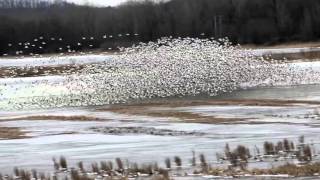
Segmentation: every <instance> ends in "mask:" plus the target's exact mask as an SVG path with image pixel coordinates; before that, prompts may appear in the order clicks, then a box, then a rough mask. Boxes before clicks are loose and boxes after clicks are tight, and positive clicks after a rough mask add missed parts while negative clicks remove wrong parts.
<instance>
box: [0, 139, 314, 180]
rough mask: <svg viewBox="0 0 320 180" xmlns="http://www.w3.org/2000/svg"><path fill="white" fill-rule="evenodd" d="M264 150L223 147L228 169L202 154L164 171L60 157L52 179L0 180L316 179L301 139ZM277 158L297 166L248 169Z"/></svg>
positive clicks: (19, 173)
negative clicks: (74, 164)
mask: <svg viewBox="0 0 320 180" xmlns="http://www.w3.org/2000/svg"><path fill="white" fill-rule="evenodd" d="M263 148H264V151H265V152H264V154H257V153H256V152H255V153H254V155H252V153H251V152H250V149H249V148H248V147H246V146H243V145H237V146H236V147H235V148H234V149H232V148H230V146H229V144H226V146H225V149H224V155H220V160H223V161H226V162H229V163H230V165H228V166H227V168H224V167H217V166H213V164H211V163H210V162H209V161H207V158H206V156H205V155H204V154H202V153H200V154H198V158H199V159H197V156H196V153H195V151H193V152H192V155H193V158H192V160H191V162H192V165H191V166H190V167H187V166H188V165H184V166H183V164H182V159H181V158H180V157H179V156H174V157H173V158H172V159H170V158H166V159H165V161H164V164H165V168H162V167H160V166H159V165H158V163H156V162H153V163H145V164H138V163H136V162H133V163H132V162H129V161H123V160H122V159H120V158H115V160H114V161H104V160H102V161H100V162H99V163H98V162H93V163H91V164H89V165H84V163H83V162H78V163H77V167H70V166H69V164H68V163H67V160H66V158H65V157H63V156H61V157H60V158H59V159H58V160H56V159H55V158H53V166H54V169H55V173H54V175H53V176H50V175H46V174H44V173H38V172H37V171H36V170H32V171H26V170H23V169H18V168H15V169H14V173H13V175H5V176H2V175H0V180H13V179H21V180H31V179H38V178H39V179H46V180H58V179H65V180H67V179H70V180H94V179H100V178H102V177H103V179H106V180H109V179H110V180H111V179H132V178H133V179H136V178H139V177H141V178H143V179H159V180H168V179H175V177H180V176H186V177H192V176H193V175H198V176H199V175H200V176H201V175H215V176H220V177H243V176H244V175H245V174H246V176H247V177H259V176H264V177H268V176H270V177H272V175H275V176H279V177H280V176H281V177H285V176H286V177H309V176H318V175H319V173H320V163H319V162H312V157H313V156H314V155H315V154H313V153H312V152H311V145H310V144H307V143H305V140H304V137H303V136H301V137H300V138H299V142H298V143H297V145H295V144H294V142H293V141H289V140H288V139H284V140H281V141H278V142H276V143H274V142H265V143H264V146H263ZM256 149H257V147H256ZM259 152H260V151H259ZM299 153H300V155H299ZM291 155H292V156H291ZM280 156H282V157H289V158H295V159H297V160H298V161H299V163H298V164H293V163H289V162H287V163H285V164H283V165H278V166H272V167H271V168H269V169H257V168H254V169H248V168H247V165H248V163H250V161H252V160H256V157H260V158H261V159H260V160H261V161H264V159H266V158H267V159H268V158H273V159H274V160H276V159H277V158H279V157H280ZM171 161H173V162H174V167H172V164H171ZM197 162H199V163H197ZM190 170H193V173H192V174H190Z"/></svg>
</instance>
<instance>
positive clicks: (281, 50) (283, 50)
mask: <svg viewBox="0 0 320 180" xmlns="http://www.w3.org/2000/svg"><path fill="white" fill-rule="evenodd" d="M249 51H250V52H252V53H253V54H254V55H258V56H262V55H270V54H289V53H306V52H318V51H320V47H308V48H307V47H306V48H279V49H250V50H249Z"/></svg>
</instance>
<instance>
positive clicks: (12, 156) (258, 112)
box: [0, 55, 320, 179]
mask: <svg viewBox="0 0 320 180" xmlns="http://www.w3.org/2000/svg"><path fill="white" fill-rule="evenodd" d="M110 58H112V56H110V55H88V56H87V57H86V56H75V57H73V58H72V57H65V58H64V57H59V58H56V59H53V58H52V59H51V60H50V58H42V59H37V58H36V59H33V58H29V59H27V60H26V62H28V64H29V65H30V64H34V65H33V66H28V67H26V66H25V64H24V63H25V62H24V61H23V60H15V61H21V64H20V65H19V66H18V65H16V66H15V67H13V66H12V64H10V60H9V59H7V60H5V59H4V60H0V64H2V65H3V66H2V68H1V70H0V75H1V78H0V100H1V102H0V109H1V111H0V139H1V140H0V157H1V160H0V169H1V172H2V174H6V173H8V174H10V173H11V172H12V170H13V169H14V167H19V168H23V169H28V170H30V169H37V170H38V171H43V172H47V173H50V172H52V158H53V157H55V158H56V159H59V157H60V156H64V157H66V158H67V160H68V164H69V165H70V166H73V167H76V166H77V162H79V161H82V162H83V163H84V164H85V166H86V167H87V168H88V167H89V166H90V163H92V162H94V161H97V162H99V161H113V160H114V159H115V158H121V159H122V160H123V161H125V162H127V161H128V162H137V163H139V164H143V163H144V164H148V163H158V164H159V166H162V167H165V166H166V163H165V159H166V158H171V159H174V157H175V156H179V157H181V159H182V162H181V163H182V170H181V171H180V170H178V171H177V172H178V175H176V176H179V177H181V176H184V173H187V174H188V176H189V178H190V177H194V176H192V174H193V175H194V171H195V170H196V169H197V168H189V167H192V159H193V158H194V156H196V157H199V156H200V155H201V154H203V155H205V162H206V163H208V164H210V166H211V167H212V169H211V170H210V171H212V172H211V173H209V172H207V173H202V174H200V175H198V176H197V178H200V179H201V178H204V179H206V178H210V177H212V176H213V175H221V174H219V173H218V174H217V173H213V172H214V170H215V168H218V169H219V168H228V166H229V165H230V162H229V161H228V160H221V158H219V156H218V155H219V154H224V153H225V152H224V151H225V146H226V144H228V145H229V146H230V147H231V148H232V149H234V148H236V147H237V146H238V145H243V146H245V147H247V148H249V149H250V152H251V154H252V155H253V156H252V158H250V159H249V160H248V164H247V169H248V170H249V171H250V173H251V174H252V173H253V171H254V169H255V168H259V169H270V168H273V167H278V166H280V165H286V164H287V163H292V164H297V163H298V162H299V161H298V159H297V158H292V159H289V158H282V157H277V156H275V157H271V158H269V159H268V158H266V159H264V160H263V161H257V160H256V159H254V158H253V157H258V156H259V155H261V156H262V155H266V154H264V153H263V146H264V143H265V142H266V141H268V142H273V143H275V144H276V143H277V142H278V141H282V140H283V139H285V138H287V139H289V140H290V141H294V142H296V143H297V142H299V137H302V136H303V137H304V138H305V142H306V143H308V145H310V147H311V151H312V160H311V161H310V162H309V163H316V162H318V155H319V151H318V150H319V148H320V147H319V139H320V134H319V131H320V126H319V125H320V124H319V120H320V86H319V85H318V84H317V83H316V82H317V81H316V80H317V79H316V78H315V79H312V78H311V77H310V78H309V79H302V80H301V81H299V82H300V83H295V84H285V83H283V82H281V83H279V84H272V85H271V84H265V83H264V84H261V85H258V86H250V87H249V86H248V84H241V85H242V88H240V89H237V90H235V91H232V92H225V93H221V94H219V95H217V96H208V95H207V94H198V95H197V96H192V95H191V96H183V97H180V96H173V97H165V98H159V97H157V98H151V99H142V100H141V99H139V100H132V101H129V102H127V103H115V104H113V103H112V104H107V103H106V104H102V105H101V104H97V105H95V104H90V102H89V103H88V104H86V102H81V103H83V104H86V105H81V106H79V105H78V104H79V101H81V99H80V100H79V99H77V98H78V97H81V96H80V95H79V94H77V93H75V94H74V95H73V94H72V97H73V98H74V99H71V100H70V102H69V101H68V104H67V105H64V104H62V105H61V104H59V103H57V101H50V100H52V99H45V98H46V97H58V96H59V98H61V99H63V98H64V97H67V96H70V94H68V93H70V91H68V86H66V81H67V79H68V78H69V76H76V75H77V74H76V73H77V72H78V71H82V70H83V69H86V68H88V66H91V65H92V64H98V65H99V64H100V63H101V64H103V63H104V62H105V61H108V60H109V59H110ZM11 60H12V59H11ZM302 61H303V62H302ZM306 61H307V62H306ZM16 64H17V63H16ZM18 64H19V63H18ZM319 64H320V62H319V61H317V60H314V59H313V60H312V61H309V60H306V59H303V60H299V61H294V63H292V66H294V67H295V70H296V71H297V72H298V73H302V72H304V70H306V69H310V68H313V72H314V71H319ZM108 71H109V70H108ZM113 71H116V72H117V73H123V72H124V71H125V70H119V69H116V70H114V69H112V70H110V72H112V73H113ZM133 75H135V74H133ZM311 82H312V83H311ZM89 92H91V90H90V89H88V93H89ZM43 97H44V99H42V98H43ZM85 97H87V96H85ZM32 98H36V99H32ZM37 98H38V99H37ZM38 101H41V102H46V101H48V102H47V103H46V104H45V105H43V104H40V103H37V102H38ZM73 101H74V104H70V103H72V102H73ZM61 102H63V101H61ZM257 147H259V148H260V149H261V150H260V153H259V152H258V151H257ZM192 152H195V154H196V155H194V153H192ZM173 161H174V160H173ZM202 161H203V157H202ZM172 163H174V162H172ZM127 164H130V163H127ZM315 166H316V165H315ZM289 167H290V168H295V167H291V166H289ZM289 167H286V168H289ZM89 169H90V168H89ZM175 172H176V171H174V172H172V173H173V174H171V175H172V176H175V175H174V173H175ZM275 172H283V171H280V170H279V171H275ZM241 173H243V172H241ZM241 173H240V174H241ZM226 174H228V173H225V174H224V175H226ZM236 174H237V173H236ZM258 174H259V173H258ZM261 174H264V173H261ZM266 174H268V175H270V173H269V171H267V170H266ZM207 175H211V176H207ZM237 175H239V173H238V174H237ZM273 175H274V176H275V177H276V175H277V174H276V173H275V174H273ZM278 175H279V174H278ZM289 175H290V176H291V175H293V174H290V173H289V174H288V176H289ZM303 175H306V174H303ZM314 175H315V176H317V174H314ZM188 176H187V177H188ZM285 176H286V175H285ZM285 176H281V177H285ZM294 176H296V175H294ZM181 178H182V177H181Z"/></svg>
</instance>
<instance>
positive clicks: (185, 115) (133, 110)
mask: <svg viewBox="0 0 320 180" xmlns="http://www.w3.org/2000/svg"><path fill="white" fill-rule="evenodd" d="M302 104H303V105H305V104H308V105H320V102H319V101H297V100H274V99H259V100H256V99H246V100H240V99H239V100H238V99H235V100H214V99H210V100H194V101H191V100H189V101H185V100H177V101H162V102H161V101H160V102H150V103H146V102H142V103H139V104H135V103H132V104H127V105H113V106H110V107H108V108H101V109H98V111H111V112H114V113H119V114H129V115H141V116H151V117H160V118H176V119H178V120H181V122H186V123H206V124H211V123H230V122H233V123H234V122H241V121H245V120H248V118H227V117H214V116H203V115H201V114H196V113H192V112H183V111H177V110H171V109H170V108H175V107H187V106H201V105H213V106H215V105H224V106H228V105H230V106H231V105H236V106H279V107H283V106H299V105H302ZM161 108H162V109H161Z"/></svg>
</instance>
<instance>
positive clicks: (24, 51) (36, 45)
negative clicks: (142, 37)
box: [2, 33, 139, 57]
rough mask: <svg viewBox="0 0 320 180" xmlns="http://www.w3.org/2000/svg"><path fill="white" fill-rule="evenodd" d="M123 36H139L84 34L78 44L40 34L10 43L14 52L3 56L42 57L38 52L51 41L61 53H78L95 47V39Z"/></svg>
mask: <svg viewBox="0 0 320 180" xmlns="http://www.w3.org/2000/svg"><path fill="white" fill-rule="evenodd" d="M122 37H139V34H138V33H134V34H130V33H126V34H117V35H106V34H105V35H102V37H93V36H89V37H86V36H83V37H81V38H80V40H79V41H78V42H77V43H76V44H67V45H65V43H63V41H64V39H63V38H61V37H44V36H39V37H37V38H34V39H33V40H31V41H27V42H17V43H8V48H12V49H15V50H14V53H13V54H9V53H4V54H2V56H9V55H15V56H21V57H24V55H29V56H32V57H42V55H41V54H39V53H37V52H41V51H43V50H44V49H45V47H46V46H47V45H49V44H50V43H58V44H60V46H58V47H57V49H56V50H57V51H58V52H60V55H64V54H65V53H77V52H76V51H77V50H76V49H86V48H88V49H93V48H97V47H95V44H94V41H95V40H103V41H108V40H112V39H115V38H122ZM108 50H114V49H113V48H112V47H109V48H108Z"/></svg>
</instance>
